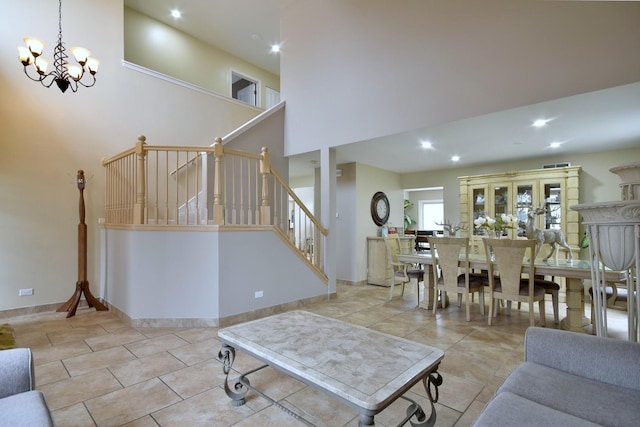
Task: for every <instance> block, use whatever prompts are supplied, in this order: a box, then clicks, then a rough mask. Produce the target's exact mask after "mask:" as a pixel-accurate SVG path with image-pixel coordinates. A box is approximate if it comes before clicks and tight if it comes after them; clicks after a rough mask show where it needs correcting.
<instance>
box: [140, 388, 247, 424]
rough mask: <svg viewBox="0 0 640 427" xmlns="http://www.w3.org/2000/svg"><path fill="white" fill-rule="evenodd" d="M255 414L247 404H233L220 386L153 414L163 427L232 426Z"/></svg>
mask: <svg viewBox="0 0 640 427" xmlns="http://www.w3.org/2000/svg"><path fill="white" fill-rule="evenodd" d="M253 414H254V411H253V410H251V409H250V408H249V407H248V406H247V405H243V406H238V407H236V406H232V405H231V401H230V399H229V398H228V397H227V396H226V395H225V394H224V390H222V389H221V388H220V387H216V388H214V389H211V390H208V391H206V392H204V393H201V394H198V395H196V396H193V397H191V398H189V399H186V400H184V401H182V402H179V403H177V404H175V405H171V406H169V407H167V408H165V409H162V410H160V411H158V412H154V413H153V414H151V415H152V416H153V418H154V419H155V420H156V421H157V422H158V424H159V425H161V426H162V427H172V426H175V427H182V426H190V427H191V426H193V427H200V426H202V427H205V426H207V427H210V426H221V427H222V426H231V425H234V424H235V423H237V422H239V421H240V420H242V419H244V418H246V417H249V416H251V415H253Z"/></svg>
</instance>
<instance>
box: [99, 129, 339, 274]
mask: <svg viewBox="0 0 640 427" xmlns="http://www.w3.org/2000/svg"><path fill="white" fill-rule="evenodd" d="M211 158H213V161H210V160H211ZM103 166H104V167H105V170H106V175H107V176H106V191H105V194H106V202H105V211H106V212H105V224H106V225H153V226H178V227H193V226H208V225H234V226H247V227H250V226H273V227H276V228H277V229H279V230H280V232H281V233H282V235H284V236H286V239H287V241H288V242H289V245H290V246H291V247H292V248H294V249H295V250H297V251H298V252H299V254H300V255H301V257H302V258H304V259H306V260H307V261H308V262H309V263H310V264H312V265H313V266H314V267H315V268H316V269H320V271H323V270H324V269H323V268H322V267H323V259H322V256H321V254H322V253H323V250H322V248H323V247H324V241H325V238H326V235H327V230H326V229H325V228H324V227H323V226H322V225H321V224H320V222H319V221H318V220H317V219H316V218H315V217H314V215H313V214H312V213H311V212H310V211H309V209H308V208H307V207H306V206H305V205H304V203H302V201H301V200H300V199H299V198H298V196H297V195H296V194H295V193H294V192H293V190H292V189H291V188H290V187H289V185H288V184H287V183H286V182H285V181H284V180H283V179H282V177H281V176H280V175H279V174H278V173H277V172H276V171H275V170H273V169H272V167H271V159H270V155H269V151H268V150H267V148H264V147H263V148H262V150H261V152H260V153H259V154H257V153H248V152H244V151H239V150H234V149H231V148H226V147H225V146H224V145H223V143H222V139H221V138H216V140H215V143H214V144H213V145H212V146H154V145H148V144H147V143H146V138H145V137H144V136H140V137H139V138H138V141H137V143H136V146H135V147H134V148H131V149H128V150H126V151H123V152H122V153H120V154H117V155H115V156H113V157H111V158H109V159H106V160H104V161H103Z"/></svg>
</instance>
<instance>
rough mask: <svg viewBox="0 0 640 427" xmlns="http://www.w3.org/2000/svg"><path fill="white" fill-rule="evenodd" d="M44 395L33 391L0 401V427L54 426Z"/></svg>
mask: <svg viewBox="0 0 640 427" xmlns="http://www.w3.org/2000/svg"><path fill="white" fill-rule="evenodd" d="M54 425H55V424H54V423H53V419H52V418H51V414H50V413H49V408H48V407H47V403H46V400H45V398H44V394H42V392H41V391H38V390H33V391H28V392H25V393H18V394H14V395H12V396H8V397H5V398H2V399H0V426H7V427H45V426H54Z"/></svg>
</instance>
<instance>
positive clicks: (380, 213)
mask: <svg viewBox="0 0 640 427" xmlns="http://www.w3.org/2000/svg"><path fill="white" fill-rule="evenodd" d="M371 218H373V222H374V223H375V224H376V225H379V226H382V225H384V224H385V223H386V222H387V221H388V220H389V199H387V195H386V194H384V193H383V192H382V191H378V192H377V193H376V194H374V195H373V197H372V198H371Z"/></svg>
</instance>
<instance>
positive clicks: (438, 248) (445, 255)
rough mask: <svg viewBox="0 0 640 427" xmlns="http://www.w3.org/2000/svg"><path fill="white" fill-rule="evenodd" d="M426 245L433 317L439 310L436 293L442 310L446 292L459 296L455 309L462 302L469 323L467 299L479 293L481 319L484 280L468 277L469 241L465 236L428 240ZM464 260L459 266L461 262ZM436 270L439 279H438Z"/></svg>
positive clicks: (472, 276)
mask: <svg viewBox="0 0 640 427" xmlns="http://www.w3.org/2000/svg"><path fill="white" fill-rule="evenodd" d="M429 246H430V247H431V255H432V256H433V267H434V268H433V275H434V277H433V283H434V289H433V290H434V295H435V296H436V297H434V304H433V314H436V310H437V307H438V304H437V295H438V291H440V292H442V295H441V297H440V300H441V301H442V306H443V308H444V302H445V301H446V292H454V293H456V294H457V296H458V307H460V306H461V304H462V297H463V296H464V303H465V309H466V316H467V322H468V321H470V320H471V313H470V309H469V304H470V301H469V299H470V298H469V297H470V295H473V294H475V293H478V302H479V303H480V314H482V315H483V316H484V288H485V286H486V285H487V283H486V280H484V278H483V277H482V276H480V275H473V274H470V271H469V270H470V267H469V238H468V237H429ZM461 259H462V260H463V262H462V266H460V260H461ZM438 269H439V270H440V277H439V278H438Z"/></svg>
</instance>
